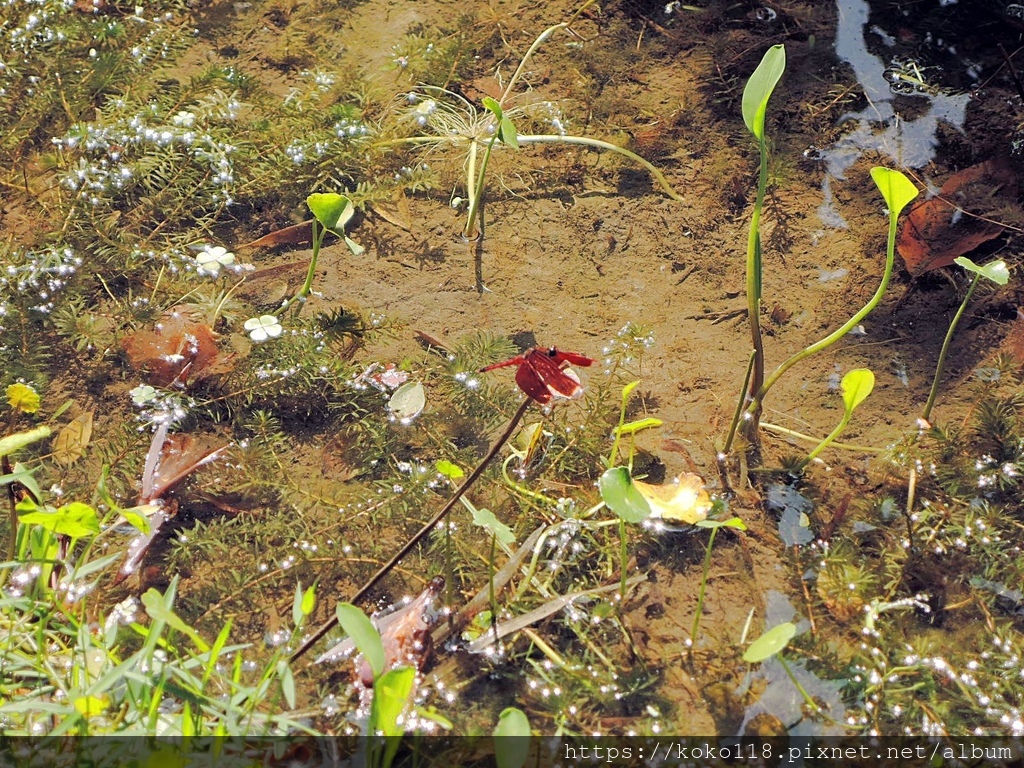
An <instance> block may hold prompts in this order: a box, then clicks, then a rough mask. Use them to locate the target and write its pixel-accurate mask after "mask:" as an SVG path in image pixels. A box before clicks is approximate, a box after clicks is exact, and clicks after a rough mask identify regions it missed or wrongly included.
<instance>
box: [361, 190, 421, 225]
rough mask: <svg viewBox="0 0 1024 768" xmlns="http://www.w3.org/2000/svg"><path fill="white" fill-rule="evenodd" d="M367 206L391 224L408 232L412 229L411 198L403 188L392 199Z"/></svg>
mask: <svg viewBox="0 0 1024 768" xmlns="http://www.w3.org/2000/svg"><path fill="white" fill-rule="evenodd" d="M367 207H368V208H369V209H370V210H371V211H373V212H374V213H375V214H377V215H378V216H380V217H381V218H382V219H384V221H386V222H388V223H389V224H394V225H395V226H396V227H398V228H399V229H404V230H405V231H406V232H411V231H412V226H413V224H412V222H413V218H412V212H411V211H410V210H409V200H408V199H407V198H406V196H405V193H404V192H402V191H401V190H399V191H398V193H397V194H396V195H395V197H394V199H392V200H391V201H383V200H382V201H378V202H375V203H373V204H372V205H369V206H367Z"/></svg>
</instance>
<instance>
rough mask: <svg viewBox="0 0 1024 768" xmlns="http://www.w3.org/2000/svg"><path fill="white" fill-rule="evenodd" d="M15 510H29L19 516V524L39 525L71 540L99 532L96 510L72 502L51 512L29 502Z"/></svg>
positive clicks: (78, 502)
mask: <svg viewBox="0 0 1024 768" xmlns="http://www.w3.org/2000/svg"><path fill="white" fill-rule="evenodd" d="M17 509H18V510H19V511H20V510H22V509H30V510H32V511H29V512H27V514H23V515H19V516H18V520H19V522H21V523H27V524H30V525H39V526H42V527H43V528H45V529H46V530H48V531H50V532H51V533H57V534H62V535H64V536H70V537H71V538H73V539H78V538H81V537H82V536H94V535H96V534H97V533H99V532H100V521H99V518H98V517H97V516H96V510H95V509H93V508H92V507H90V506H89V505H88V504H82V503H81V502H80V501H73V502H71V503H70V504H65V505H64V506H63V507H61V508H60V509H56V510H53V511H52V512H50V511H46V510H43V509H40V508H39V507H37V506H36V505H35V504H34V503H32V502H31V501H29V500H27V499H26V500H25V501H23V502H21V503H19V504H18V506H17Z"/></svg>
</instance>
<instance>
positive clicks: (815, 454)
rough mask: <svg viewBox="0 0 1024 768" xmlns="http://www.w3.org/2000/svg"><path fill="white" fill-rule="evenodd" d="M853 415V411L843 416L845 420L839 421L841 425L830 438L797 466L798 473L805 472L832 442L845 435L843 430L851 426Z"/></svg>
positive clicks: (830, 434)
mask: <svg viewBox="0 0 1024 768" xmlns="http://www.w3.org/2000/svg"><path fill="white" fill-rule="evenodd" d="M852 415H853V411H847V412H846V413H844V414H843V418H841V419H840V420H839V423H838V424H837V425H836V428H835V429H833V430H832V431H831V432H829V433H828V437H826V438H825V439H824V440H822V441H821V442H820V443H818V445H816V446H815V447H814V448H813V449H812V450H811V452H810V453H809V454H807V457H806V458H805V459H804V460H803V461H801V462H800V463H799V464H797V465H796V469H797V471H798V472H800V471H803V469H804V467H806V466H807V465H808V464H810V463H811V462H812V461H814V460H815V459H816V458H817V457H818V454H820V453H821V452H822V451H824V450H825V449H826V448H828V447H829V445H830V444H831V443H832V441H833V440H835V439H836V438H837V437H839V435H841V434H842V433H843V430H844V429H846V427H847V426H848V425H849V424H850V417H851V416H852Z"/></svg>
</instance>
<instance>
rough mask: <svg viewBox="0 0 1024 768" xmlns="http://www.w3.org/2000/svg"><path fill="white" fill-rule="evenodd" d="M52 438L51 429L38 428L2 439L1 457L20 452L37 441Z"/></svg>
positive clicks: (0, 445) (0, 446) (0, 440)
mask: <svg viewBox="0 0 1024 768" xmlns="http://www.w3.org/2000/svg"><path fill="white" fill-rule="evenodd" d="M49 436H50V428H49V427H36V428H35V429H29V430H26V431H25V432H15V433H14V434H13V435H8V436H7V437H3V438H0V456H6V455H8V454H10V453H14V452H15V451H19V450H21V449H22V448H24V447H25V446H26V445H31V444H32V443H34V442H36V441H37V440H42V439H43V438H44V437H49Z"/></svg>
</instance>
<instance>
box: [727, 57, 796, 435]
mask: <svg viewBox="0 0 1024 768" xmlns="http://www.w3.org/2000/svg"><path fill="white" fill-rule="evenodd" d="M785 69H786V48H785V46H782V45H774V46H772V47H771V48H769V49H768V51H767V52H766V53H765V55H764V57H763V58H762V59H761V63H760V64H758V66H757V69H755V70H754V74H752V75H751V76H750V79H749V80H748V81H747V85H746V87H745V88H744V89H743V122H744V123H746V126H747V129H748V130H749V131H750V132H751V133H752V134H753V135H754V138H756V139H757V148H758V155H759V157H760V165H759V171H758V176H757V196H756V197H755V199H754V209H753V211H752V212H751V215H750V232H749V235H748V236H747V261H746V276H747V279H746V293H747V322H748V323H749V324H750V343H751V346H752V348H753V351H752V352H751V367H750V373H749V377H750V383H749V385H748V387H749V388H748V389H747V392H746V393H745V396H746V397H749V399H750V400H751V401H756V398H757V393H758V392H759V391H760V390H761V386H762V384H763V382H764V342H763V340H762V338H761V300H762V297H761V287H762V276H763V272H764V267H763V265H762V264H761V209H762V208H763V207H764V196H765V191H766V187H767V184H768V146H767V143H766V141H765V137H764V120H765V114H766V112H767V110H768V99H769V98H771V95H772V92H773V91H774V90H775V86H776V85H778V82H779V79H780V78H781V77H782V73H783V71H785ZM751 406H752V407H748V409H747V414H748V417H749V419H748V422H747V423H746V424H745V425H744V435H745V436H746V437H747V439H748V440H749V441H750V443H751V444H756V443H757V440H758V436H757V432H758V421H759V420H760V417H761V408H760V403H757V404H756V405H754V403H753V402H752V403H751ZM734 429H735V424H734V426H733V430H734ZM732 439H733V432H732V431H731V432H730V434H729V437H728V439H727V441H726V447H725V450H726V453H728V452H729V450H730V449H731V447H732Z"/></svg>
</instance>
